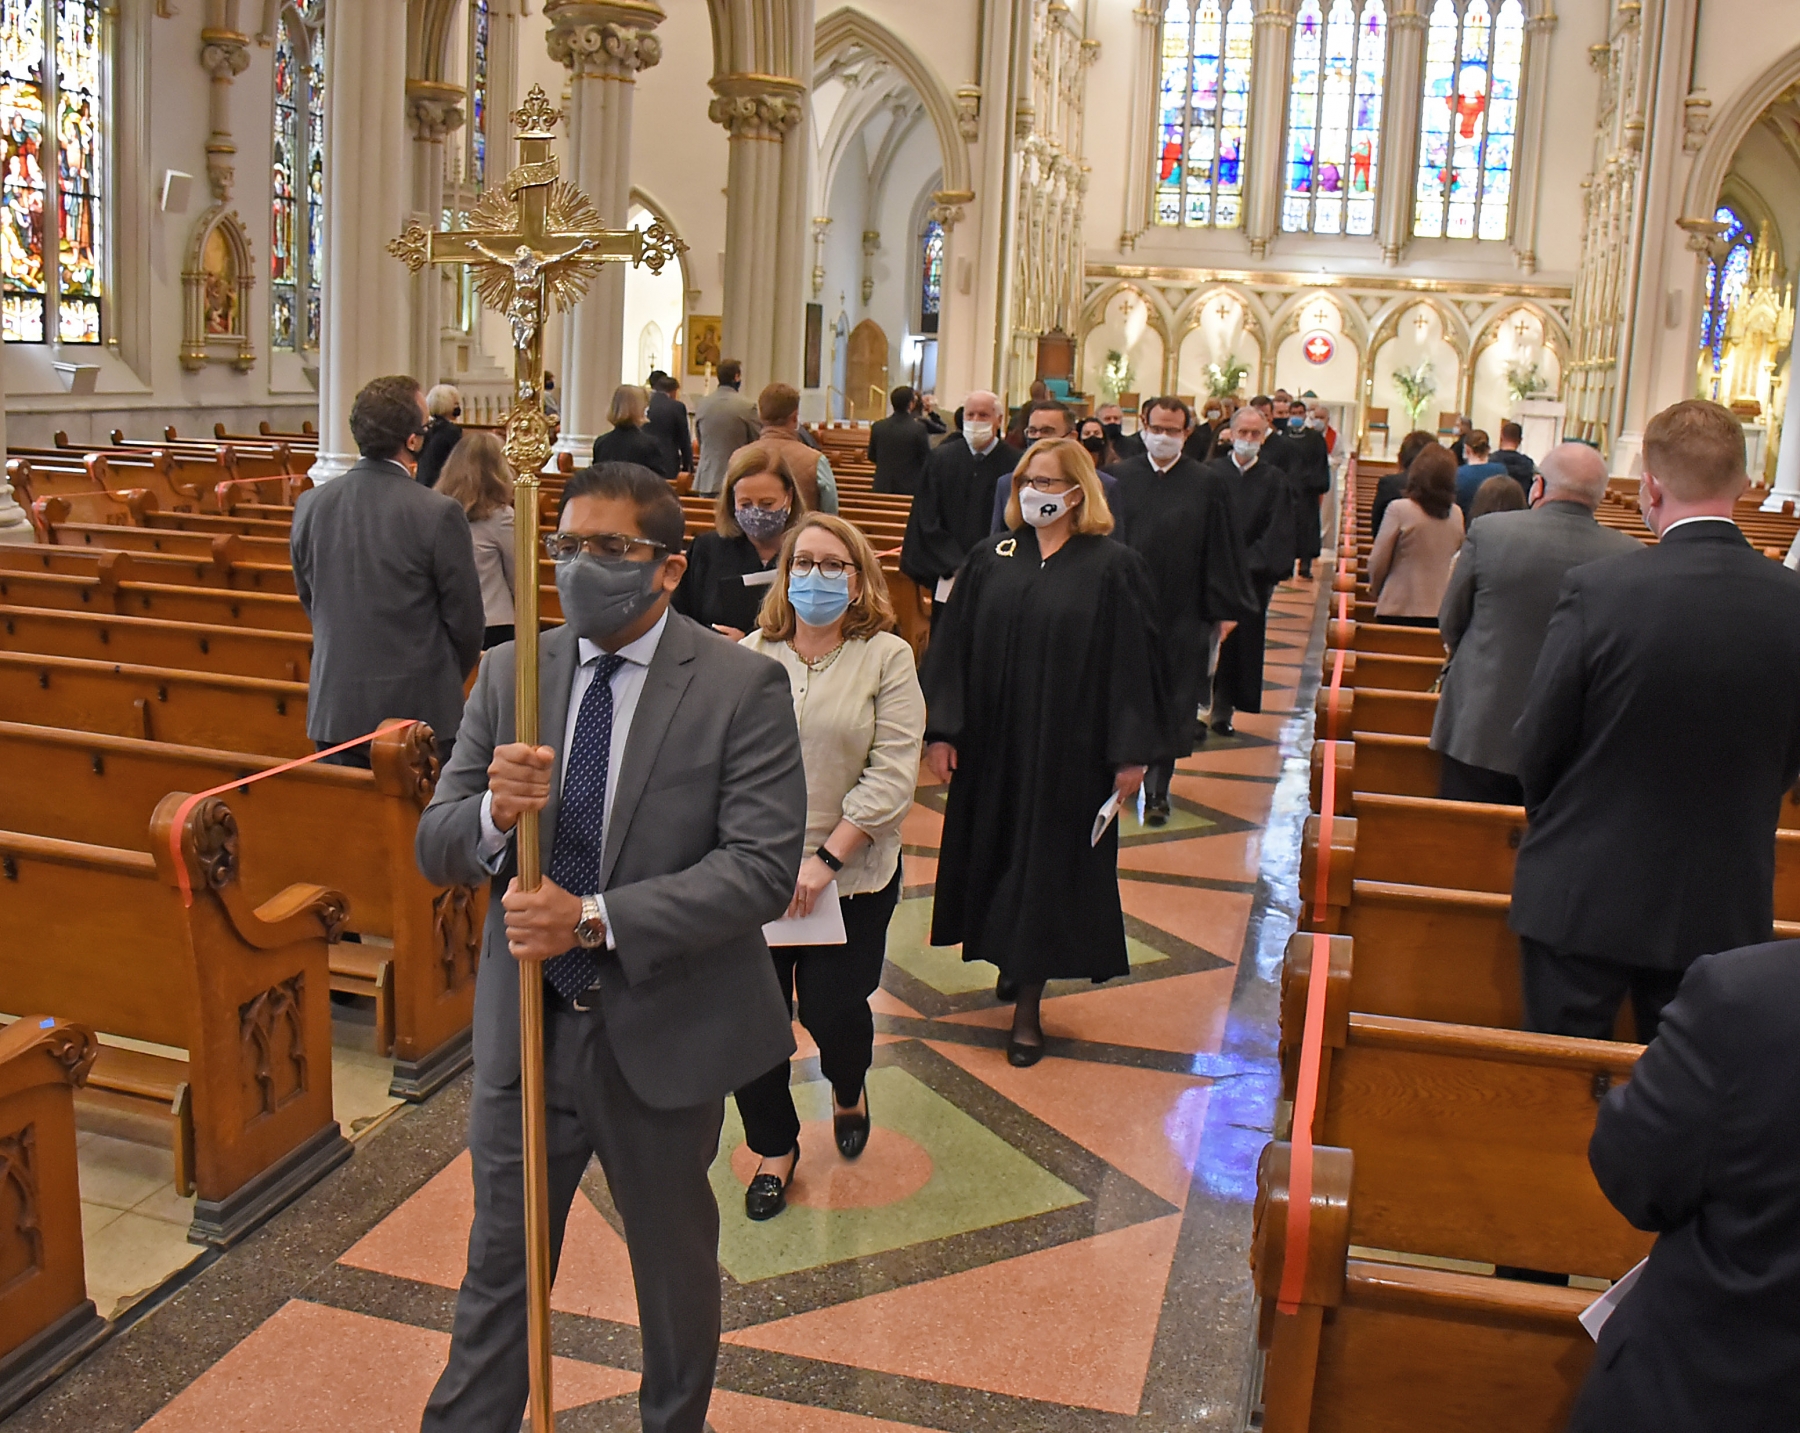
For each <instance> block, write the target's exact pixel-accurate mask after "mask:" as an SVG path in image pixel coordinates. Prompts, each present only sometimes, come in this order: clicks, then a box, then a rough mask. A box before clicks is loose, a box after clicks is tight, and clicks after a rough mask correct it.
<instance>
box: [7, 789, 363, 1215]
mask: <svg viewBox="0 0 1800 1433" xmlns="http://www.w3.org/2000/svg"><path fill="white" fill-rule="evenodd" d="M183 799H184V798H183V796H182V794H181V793H179V792H175V793H170V794H168V795H166V796H165V797H164V798H163V799H162V801H161V802H159V803H158V805H157V808H156V811H155V813H154V815H153V817H152V820H151V823H150V831H149V846H150V850H149V851H147V852H146V851H143V850H122V849H119V848H116V847H107V846H96V845H89V844H86V843H83V842H77V841H62V840H57V839H54V838H51V837H46V836H40V835H37V834H34V833H27V832H20V831H16V830H7V831H0V870H3V871H4V876H5V879H3V880H0V979H3V980H4V982H5V988H6V990H7V992H8V1001H9V1003H12V1004H15V1005H16V1006H17V1007H18V1008H20V1009H24V1010H45V1009H47V1010H57V1011H61V1012H63V1013H64V1014H65V1015H66V1016H67V1018H69V1019H72V1020H77V1021H80V1022H81V1023H82V1024H84V1025H87V1026H90V1027H91V1028H93V1029H95V1030H97V1031H101V1032H104V1033H107V1034H111V1035H117V1036H125V1037H128V1038H130V1039H132V1040H136V1041H140V1042H147V1043H150V1044H153V1045H159V1046H164V1047H170V1048H173V1049H175V1050H177V1051H180V1052H183V1053H182V1054H181V1055H180V1056H179V1057H175V1056H159V1055H151V1054H145V1053H142V1052H140V1051H136V1050H120V1049H116V1048H114V1049H111V1050H109V1051H107V1052H106V1053H105V1054H104V1056H103V1058H102V1059H99V1060H96V1062H95V1066H94V1069H93V1071H92V1073H91V1074H90V1076H89V1086H90V1088H92V1089H95V1090H99V1091H104V1092H106V1093H107V1094H108V1095H110V1096H111V1097H113V1098H114V1099H115V1100H116V1101H117V1102H118V1103H120V1104H130V1103H136V1104H139V1105H148V1106H149V1107H150V1108H151V1110H152V1111H154V1110H155V1108H156V1107H158V1106H160V1107H161V1109H162V1110H164V1111H167V1112H168V1116H167V1118H168V1119H169V1122H170V1124H171V1125H172V1129H171V1142H172V1144H173V1146H174V1149H175V1154H176V1162H177V1177H178V1185H179V1186H180V1187H181V1192H182V1193H184V1194H187V1193H193V1194H195V1195H196V1196H197V1202H196V1204H195V1208H194V1220H193V1223H192V1224H191V1225H190V1226H189V1230H188V1237H189V1238H190V1239H191V1240H193V1241H194V1242H196V1243H204V1244H213V1245H220V1246H223V1245H228V1244H232V1243H235V1242H236V1241H237V1240H238V1239H241V1238H242V1237H243V1236H244V1235H245V1234H247V1233H248V1232H249V1231H250V1230H251V1229H253V1228H255V1227H256V1225H258V1224H259V1223H261V1222H262V1221H263V1220H264V1219H266V1218H267V1217H268V1216H269V1215H270V1214H272V1213H274V1212H275V1211H276V1210H277V1209H279V1208H281V1207H282V1206H283V1205H285V1204H286V1203H287V1202H288V1201H290V1200H291V1199H293V1198H295V1197H296V1196H297V1195H299V1194H300V1193H301V1192H302V1191H304V1190H305V1189H307V1188H308V1187H310V1186H311V1185H312V1184H313V1183H314V1182H316V1181H317V1180H318V1179H319V1178H321V1177H322V1176H323V1175H324V1174H326V1173H327V1172H328V1171H329V1170H331V1169H333V1168H335V1167H336V1166H337V1165H338V1164H340V1163H342V1162H343V1161H344V1160H345V1159H347V1158H349V1155H350V1144H349V1141H348V1140H346V1139H345V1138H344V1136H343V1134H342V1132H341V1131H340V1130H339V1129H338V1125H337V1122H336V1120H335V1119H333V1118H332V1108H331V1004H330V978H329V973H328V968H327V945H328V942H330V941H332V940H334V939H335V938H336V937H337V934H338V932H339V931H340V930H341V929H342V925H343V920H344V917H345V913H346V911H345V901H344V898H343V897H342V896H341V895H339V894H337V893H336V892H334V891H330V890H327V889H326V888H325V887H322V886H316V885H293V886H289V887H287V888H286V889H284V890H283V891H281V892H280V893H278V894H277V895H276V896H274V897H273V898H271V899H270V900H268V901H265V902H264V903H263V904H262V905H260V906H252V904H251V902H250V900H249V899H248V897H247V895H246V893H245V889H244V886H243V884H242V882H241V881H240V879H239V870H240V867H239V841H238V834H237V826H236V822H235V820H234V818H233V816H232V812H231V808H230V806H228V805H227V804H226V803H225V802H224V801H222V800H220V799H219V798H217V797H211V798H208V799H207V800H205V801H202V802H200V803H198V804H197V805H196V806H195V807H194V808H193V810H191V811H190V812H189V813H188V815H187V817H186V819H185V820H184V821H183V822H182V823H181V825H180V827H179V828H177V827H176V813H177V810H178V808H179V807H180V805H181V804H182V801H183ZM171 833H173V834H174V836H175V838H176V839H177V840H178V842H179V851H180V854H179V856H177V855H175V854H174V853H173V852H172V851H171V849H170V839H171ZM177 860H179V861H180V863H181V868H185V870H186V872H187V878H188V881H189V882H190V884H191V888H192V892H193V904H192V905H191V906H189V905H184V903H183V901H182V897H181V893H180V891H179V889H178V886H177V871H178V867H177V865H176V862H177Z"/></svg>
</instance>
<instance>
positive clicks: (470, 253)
mask: <svg viewBox="0 0 1800 1433" xmlns="http://www.w3.org/2000/svg"><path fill="white" fill-rule="evenodd" d="M561 118H562V113H561V111H559V110H555V109H552V108H551V107H550V101H549V99H548V98H547V97H546V96H545V94H544V91H543V89H542V87H541V86H538V85H533V86H532V87H531V93H530V94H529V95H527V96H526V97H525V103H524V104H523V105H521V106H520V107H519V108H518V109H517V110H515V111H514V112H513V116H512V121H513V124H514V126H515V127H516V128H517V129H518V143H519V162H518V163H517V164H516V165H515V166H514V167H513V168H512V170H511V171H510V172H509V173H508V174H507V176H506V179H505V182H504V183H502V184H500V185H498V186H497V187H496V188H494V189H491V190H489V191H488V193H486V194H485V195H483V196H482V199H481V202H480V203H479V204H477V205H476V206H475V208H474V209H473V210H472V211H471V212H470V213H469V215H468V218H467V219H466V220H465V222H464V224H463V227H462V228H460V229H427V228H426V227H425V226H424V225H423V224H421V223H418V222H417V221H416V220H415V221H414V222H413V223H412V224H410V225H408V226H407V230H406V232H405V233H404V234H402V235H401V236H400V237H399V238H398V239H395V240H394V241H393V242H392V243H390V244H389V245H388V250H389V252H391V253H392V254H393V255H394V256H395V257H396V258H398V259H400V260H401V261H402V262H403V263H405V265H406V266H407V267H408V268H409V269H411V270H412V271H413V272H414V273H415V274H416V273H418V272H419V271H420V270H421V269H423V268H424V267H425V266H426V265H427V264H466V265H467V266H468V267H469V268H470V270H471V271H472V273H473V275H474V280H475V289H476V292H477V293H479V294H480V295H481V301H482V302H483V303H484V304H486V305H487V306H488V307H489V308H492V309H496V310H498V311H499V312H501V313H503V314H505V315H506V318H507V322H508V323H509V324H510V325H511V328H512V338H513V403H512V409H511V411H510V412H509V413H508V415H507V420H506V456H507V458H508V459H509V460H510V461H511V463H512V466H513V472H514V473H515V475H516V477H515V481H514V486H513V502H514V511H515V514H516V517H515V519H514V523H513V530H514V534H515V535H514V549H513V551H514V574H515V576H514V590H513V609H514V619H513V620H514V630H515V634H516V635H515V638H514V643H513V646H514V663H513V672H514V693H513V697H514V728H515V731H514V740H516V741H519V742H523V743H525V744H526V745H528V746H535V745H537V740H538V583H539V576H538V555H539V549H538V473H539V471H540V470H541V469H542V468H543V466H544V463H545V461H546V460H547V459H548V458H549V456H550V420H549V419H548V418H546V417H545V416H544V314H545V311H546V305H548V304H550V303H554V304H555V305H556V307H557V308H558V309H567V308H570V307H571V306H573V305H574V304H575V303H577V302H578V301H579V300H580V298H581V296H582V295H583V294H584V293H586V292H587V287H588V281H589V280H590V278H591V277H592V276H593V272H594V269H595V266H597V265H599V264H604V263H632V264H642V265H643V266H644V267H645V268H647V269H649V270H650V271H651V272H652V273H661V272H662V267H663V265H664V264H666V263H668V262H669V260H671V259H673V258H674V257H675V256H676V255H677V254H679V253H681V251H682V250H683V249H685V248H686V247H687V245H685V244H683V243H682V242H681V241H680V240H679V239H677V238H676V237H675V236H674V235H673V234H671V233H670V232H669V231H668V230H667V229H666V228H664V227H663V225H662V224H661V223H660V222H658V223H655V224H652V225H651V226H650V227H649V228H648V229H642V230H639V229H606V228H603V227H602V226H601V222H600V216H599V214H598V213H597V212H596V211H595V209H594V206H593V204H592V203H591V202H590V201H589V200H588V197H587V196H586V195H585V194H583V193H582V192H581V191H580V190H579V189H577V188H576V187H575V186H574V185H573V184H569V183H567V182H565V181H564V180H563V179H562V178H560V177H559V176H558V173H557V167H556V157H555V155H554V154H552V153H551V149H550V142H551V134H552V131H554V129H555V128H556V122H557V121H558V120H559V119H561ZM515 830H516V833H517V844H516V846H515V856H516V862H515V864H516V869H517V879H518V885H519V889H520V890H522V891H534V890H536V889H537V888H538V885H539V882H540V880H541V879H542V872H543V860H542V851H541V845H540V841H539V831H538V815H537V813H536V812H535V811H528V812H525V813H523V814H521V815H520V817H519V820H518V825H517V827H516V828H515ZM519 1071H520V1080H519V1085H520V1092H519V1093H520V1105H521V1115H522V1128H523V1135H524V1141H523V1142H524V1156H525V1157H524V1166H525V1261H526V1263H525V1268H526V1278H525V1284H526V1305H527V1314H528V1324H529V1339H528V1348H529V1360H530V1368H531V1399H530V1405H529V1406H530V1412H531V1426H532V1428H533V1429H535V1430H537V1433H553V1429H554V1422H555V1415H554V1413H553V1412H552V1403H551V1397H550V1367H551V1366H550V1208H549V1176H548V1166H547V1150H546V1147H545V1132H544V1126H545V1116H544V982H543V975H542V973H541V969H540V967H539V966H537V965H536V964H534V963H532V962H529V961H521V962H519Z"/></svg>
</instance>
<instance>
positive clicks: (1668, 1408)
mask: <svg viewBox="0 0 1800 1433" xmlns="http://www.w3.org/2000/svg"><path fill="white" fill-rule="evenodd" d="M1588 1162H1589V1163H1590V1164H1591V1165H1592V1166H1593V1170H1594V1177H1595V1178H1596V1179H1597V1180H1599V1182H1600V1188H1601V1189H1602V1190H1603V1191H1604V1192H1605V1194H1606V1197H1607V1198H1608V1199H1610V1200H1611V1201H1612V1203H1613V1206H1614V1207H1615V1208H1616V1209H1618V1211H1619V1212H1620V1213H1621V1214H1623V1215H1624V1216H1625V1217H1626V1218H1627V1219H1629V1220H1630V1221H1631V1222H1632V1223H1633V1224H1634V1225H1636V1226H1637V1227H1638V1228H1639V1229H1646V1230H1651V1231H1654V1232H1655V1234H1656V1235H1657V1240H1656V1243H1655V1245H1654V1246H1653V1247H1652V1248H1651V1250H1650V1258H1649V1260H1648V1262H1647V1263H1646V1264H1645V1265H1644V1269H1643V1272H1642V1273H1641V1274H1640V1275H1639V1276H1638V1280H1637V1282H1636V1283H1635V1284H1634V1285H1633V1286H1632V1287H1631V1289H1630V1290H1629V1292H1627V1293H1626V1295H1625V1297H1624V1298H1623V1299H1622V1300H1621V1301H1620V1303H1619V1305H1618V1307H1617V1308H1616V1309H1615V1310H1614V1311H1613V1314H1612V1316H1611V1317H1610V1318H1608V1319H1607V1321H1606V1324H1605V1326H1604V1327H1603V1328H1602V1329H1601V1330H1600V1335H1599V1340H1598V1347H1597V1348H1596V1349H1595V1351H1594V1361H1593V1364H1592V1365H1591V1367H1590V1368H1589V1370H1588V1376H1587V1381H1586V1382H1585V1383H1584V1384H1583V1385H1582V1389H1581V1393H1580V1396H1579V1397H1578V1398H1577V1399H1576V1403H1575V1412H1574V1416H1573V1417H1572V1418H1571V1419H1570V1421H1569V1433H1663V1430H1668V1433H1675V1430H1680V1433H1689V1430H1693V1433H1699V1430H1702V1429H1706V1430H1710V1429H1731V1430H1733V1433H1792V1430H1793V1429H1795V1428H1800V941H1791V940H1787V941H1777V942H1775V943H1773V944H1770V945H1756V946H1751V947H1749V948H1747V949H1744V950H1728V951H1724V952H1722V953H1720V954H1717V955H1703V956H1701V957H1700V958H1699V959H1698V960H1697V961H1695V962H1694V964H1693V966H1692V968H1690V969H1689V971H1688V973H1687V978H1686V979H1685V980H1683V981H1682V983H1681V993H1680V994H1679V995H1677V996H1676V997H1675V1000H1674V1003H1672V1004H1671V1005H1670V1006H1669V1008H1668V1009H1667V1010H1666V1011H1665V1012H1664V1013H1663V1021H1662V1029H1661V1032H1660V1033H1659V1034H1658V1035H1657V1037H1656V1039H1655V1040H1654V1041H1652V1042H1651V1044H1650V1048H1649V1049H1647V1050H1646V1051H1644V1053H1643V1056H1642V1057H1641V1058H1640V1059H1639V1060H1638V1062H1637V1067H1636V1069H1634V1070H1633V1071H1632V1074H1631V1079H1630V1081H1629V1082H1628V1083H1626V1084H1623V1085H1617V1086H1614V1088H1613V1089H1612V1090H1611V1091H1610V1092H1609V1093H1608V1094H1607V1096H1606V1099H1605V1101H1604V1102H1603V1103H1602V1104H1601V1106H1600V1113H1599V1116H1598V1118H1597V1120H1596V1122H1595V1125H1594V1137H1593V1140H1592V1142H1591V1143H1590V1144H1589V1146H1588Z"/></svg>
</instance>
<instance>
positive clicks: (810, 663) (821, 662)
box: [787, 637, 844, 672]
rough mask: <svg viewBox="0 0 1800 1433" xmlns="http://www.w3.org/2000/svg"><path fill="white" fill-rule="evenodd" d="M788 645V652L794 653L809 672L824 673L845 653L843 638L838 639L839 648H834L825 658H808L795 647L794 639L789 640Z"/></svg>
mask: <svg viewBox="0 0 1800 1433" xmlns="http://www.w3.org/2000/svg"><path fill="white" fill-rule="evenodd" d="M787 645H788V650H789V651H790V652H792V653H793V654H794V655H795V656H796V657H798V658H800V664H801V665H802V666H803V667H805V668H806V670H807V671H809V672H822V671H824V670H825V669H826V668H827V667H829V666H830V665H831V664H832V663H833V662H835V661H836V660H837V659H838V656H839V655H840V654H841V653H842V652H843V650H844V639H843V638H842V637H840V638H838V644H837V646H835V647H833V648H832V649H831V650H830V651H829V652H826V653H825V654H824V655H823V656H819V657H809V656H807V655H806V654H805V653H803V652H802V651H801V650H800V649H799V648H798V647H796V646H795V645H794V639H793V638H792V637H789V638H788V643H787Z"/></svg>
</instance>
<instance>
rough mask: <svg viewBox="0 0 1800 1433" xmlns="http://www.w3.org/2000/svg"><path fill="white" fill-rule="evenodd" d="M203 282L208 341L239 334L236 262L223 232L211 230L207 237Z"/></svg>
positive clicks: (201, 264) (203, 256)
mask: <svg viewBox="0 0 1800 1433" xmlns="http://www.w3.org/2000/svg"><path fill="white" fill-rule="evenodd" d="M200 276H201V279H202V281H203V285H204V288H203V293H202V305H203V308H204V312H205V322H206V335H207V337H208V338H213V337H217V336H218V335H220V334H234V333H236V332H237V331H238V328H239V321H238V306H237V259H236V256H235V255H234V254H233V253H232V252H231V244H230V242H229V241H228V240H227V239H226V237H225V233H224V231H223V230H222V229H219V228H217V227H216V226H215V227H214V228H213V230H212V232H211V233H209V234H208V235H207V236H206V251H205V253H203V254H202V255H201V256H200Z"/></svg>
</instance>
